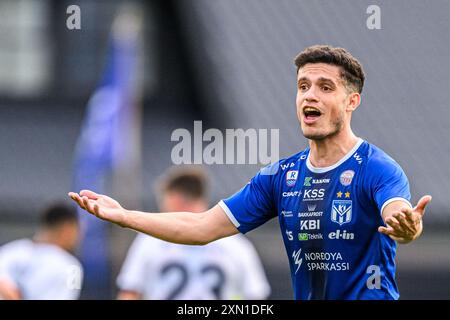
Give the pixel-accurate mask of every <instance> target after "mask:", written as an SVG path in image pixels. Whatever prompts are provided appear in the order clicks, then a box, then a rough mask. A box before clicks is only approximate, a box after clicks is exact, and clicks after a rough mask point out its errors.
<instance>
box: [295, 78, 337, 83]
mask: <svg viewBox="0 0 450 320" xmlns="http://www.w3.org/2000/svg"><path fill="white" fill-rule="evenodd" d="M302 81H310V80H309V79H308V78H307V77H301V78H299V79H298V80H297V83H300V82H302ZM317 81H318V82H330V83H332V84H335V82H334V81H333V80H332V79H330V78H325V77H320V78H318V79H317Z"/></svg>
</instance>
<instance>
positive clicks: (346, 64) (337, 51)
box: [294, 45, 365, 93]
mask: <svg viewBox="0 0 450 320" xmlns="http://www.w3.org/2000/svg"><path fill="white" fill-rule="evenodd" d="M294 63H295V65H296V67H297V73H298V70H299V69H300V68H301V67H303V66H304V65H305V64H307V63H328V64H332V65H335V66H338V67H340V68H341V78H342V79H343V80H344V82H345V84H346V86H347V88H348V89H350V90H352V91H357V92H359V93H361V92H362V89H363V86H364V78H365V77H364V70H363V68H362V65H361V63H360V62H359V61H358V60H357V59H356V58H355V57H353V56H352V55H351V54H350V53H349V52H348V51H347V50H345V49H344V48H335V47H332V46H328V45H315V46H311V47H308V48H306V49H305V50H303V51H302V52H300V53H299V54H298V55H297V56H296V57H295V60H294Z"/></svg>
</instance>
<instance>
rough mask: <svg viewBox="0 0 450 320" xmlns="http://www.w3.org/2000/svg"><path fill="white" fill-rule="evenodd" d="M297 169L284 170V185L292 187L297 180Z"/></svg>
mask: <svg viewBox="0 0 450 320" xmlns="http://www.w3.org/2000/svg"><path fill="white" fill-rule="evenodd" d="M297 178H298V170H289V171H288V172H286V185H287V186H288V187H293V186H294V185H295V183H296V182H297Z"/></svg>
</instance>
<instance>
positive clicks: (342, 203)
mask: <svg viewBox="0 0 450 320" xmlns="http://www.w3.org/2000/svg"><path fill="white" fill-rule="evenodd" d="M295 65H296V67H297V88H298V89H297V100H296V104H297V116H298V120H299V122H300V125H301V128H302V132H303V135H304V136H305V137H306V138H307V139H308V140H309V147H308V148H306V149H305V150H303V151H301V152H299V153H297V154H295V155H293V156H291V157H289V158H286V159H282V160H280V161H278V162H277V163H275V164H272V165H269V166H267V167H265V168H263V169H262V170H261V171H260V172H259V173H258V174H256V176H255V177H253V178H252V179H251V180H250V182H249V183H248V184H247V185H246V186H244V187H243V188H242V189H241V190H240V191H238V192H237V193H236V194H234V195H233V196H231V197H229V198H228V199H224V200H222V201H220V202H219V204H217V205H216V206H214V207H213V208H212V209H210V210H208V211H206V212H204V213H202V214H192V213H189V212H179V213H170V214H167V213H159V214H146V213H143V212H138V211H129V210H126V209H124V208H122V207H121V206H120V204H119V203H118V202H116V201H115V200H113V199H111V198H109V197H107V196H104V195H99V194H96V193H94V192H92V191H88V190H83V191H81V192H80V194H77V193H73V192H71V193H69V195H70V196H71V197H72V199H73V200H75V201H76V202H77V203H78V204H79V206H80V207H82V208H84V209H85V210H87V211H88V212H90V213H91V214H94V215H96V216H97V217H99V218H101V219H104V220H108V221H111V222H114V223H117V224H119V225H121V226H123V227H128V228H132V229H135V230H137V231H140V232H144V233H147V234H150V235H152V236H154V237H157V238H160V239H163V240H166V241H171V242H176V243H185V244H205V243H208V242H211V241H214V240H216V239H219V238H222V237H226V236H230V235H233V234H235V233H237V232H242V233H246V232H248V231H250V230H252V229H255V228H257V227H258V226H260V225H262V224H263V223H265V222H266V221H268V220H270V219H272V218H274V217H278V220H279V223H280V227H281V232H282V235H283V240H284V243H285V246H286V252H287V254H288V257H289V263H290V268H291V277H292V284H293V288H294V296H295V298H296V299H398V298H399V293H398V289H397V285H396V282H395V253H396V247H397V242H398V243H408V242H411V241H412V240H414V239H416V238H417V237H419V236H420V234H421V233H422V218H423V215H424V213H425V207H426V206H427V204H428V203H429V202H430V201H431V196H424V197H422V198H421V199H420V200H419V202H418V203H417V205H416V206H415V207H412V206H411V204H410V197H411V196H410V190H409V183H408V179H407V177H406V175H405V173H404V172H403V170H402V168H401V167H400V166H399V164H398V163H396V162H395V161H394V160H393V159H392V158H391V157H389V156H388V155H387V154H386V153H384V152H383V151H382V150H381V149H379V148H377V147H376V146H374V145H372V144H370V143H368V142H367V141H364V140H363V139H361V138H358V137H357V136H356V135H355V134H354V133H353V131H352V129H351V126H350V122H351V116H352V113H353V111H355V110H356V108H357V107H358V106H359V104H360V101H361V92H362V89H363V85H364V72H363V69H362V67H361V64H360V63H359V62H358V60H356V59H355V58H354V57H353V56H352V55H351V54H350V53H349V52H347V51H346V50H345V49H342V48H334V47H330V46H312V47H309V48H306V49H305V50H304V51H303V52H301V53H300V54H299V55H298V56H297V57H296V59H295Z"/></svg>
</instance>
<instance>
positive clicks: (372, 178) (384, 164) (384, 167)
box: [367, 156, 411, 214]
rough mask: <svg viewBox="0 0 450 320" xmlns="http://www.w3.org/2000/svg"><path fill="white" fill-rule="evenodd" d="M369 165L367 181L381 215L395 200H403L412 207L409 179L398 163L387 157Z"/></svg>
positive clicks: (373, 161)
mask: <svg viewBox="0 0 450 320" xmlns="http://www.w3.org/2000/svg"><path fill="white" fill-rule="evenodd" d="M369 165H370V167H369V170H368V173H369V177H368V179H367V181H368V182H369V183H370V186H369V187H370V194H371V196H372V198H373V200H374V201H375V203H376V205H377V207H378V210H379V212H380V214H381V213H382V210H383V209H384V207H385V206H386V205H387V204H388V203H390V202H391V201H394V200H403V201H405V202H406V203H408V204H409V205H411V204H410V201H411V193H410V189H409V182H408V178H407V177H406V175H405V173H404V172H403V169H402V168H401V167H400V165H399V164H398V163H397V162H395V161H394V160H393V159H392V158H390V157H387V156H386V157H378V158H375V159H373V160H372V161H371V162H369Z"/></svg>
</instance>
